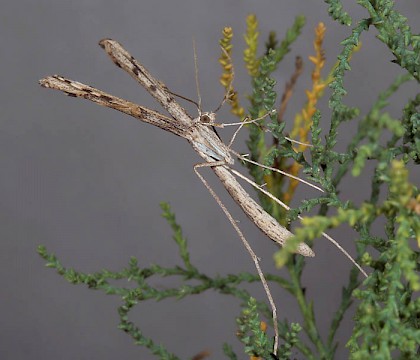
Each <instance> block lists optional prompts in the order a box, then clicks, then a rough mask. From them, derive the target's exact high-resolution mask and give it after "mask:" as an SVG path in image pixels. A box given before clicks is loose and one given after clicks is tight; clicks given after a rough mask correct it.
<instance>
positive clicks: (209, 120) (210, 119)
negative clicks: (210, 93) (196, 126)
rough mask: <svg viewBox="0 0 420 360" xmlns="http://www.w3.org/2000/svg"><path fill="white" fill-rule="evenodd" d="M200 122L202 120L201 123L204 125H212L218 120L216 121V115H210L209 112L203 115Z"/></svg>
mask: <svg viewBox="0 0 420 360" xmlns="http://www.w3.org/2000/svg"><path fill="white" fill-rule="evenodd" d="M200 120H201V122H203V123H206V124H212V123H214V121H215V120H216V119H215V114H214V113H208V112H206V113H203V114H202V115H201V118H200Z"/></svg>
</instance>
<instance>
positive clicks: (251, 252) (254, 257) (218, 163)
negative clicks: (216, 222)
mask: <svg viewBox="0 0 420 360" xmlns="http://www.w3.org/2000/svg"><path fill="white" fill-rule="evenodd" d="M223 165H225V162H224V161H215V162H212V163H201V164H196V165H195V166H194V172H195V173H196V174H197V176H198V178H199V179H200V180H201V182H202V183H203V184H204V186H205V187H206V188H207V190H208V191H209V192H210V194H211V196H213V198H214V200H216V202H217V204H218V205H219V206H220V208H221V209H222V210H223V212H224V213H225V215H226V217H227V218H228V220H229V222H230V223H231V224H232V226H233V228H234V229H235V231H236V233H237V234H238V235H239V237H240V239H241V240H242V243H243V244H244V246H245V248H246V250H247V251H248V253H249V255H250V256H251V258H252V260H253V261H254V265H255V268H256V269H257V272H258V275H259V277H260V279H261V283H262V284H263V287H264V290H265V293H266V295H267V298H268V301H269V303H270V306H271V311H272V316H273V327H274V349H273V352H274V354H276V353H277V347H278V342H279V329H278V320H277V308H276V304H275V303H274V300H273V297H272V295H271V291H270V288H269V287H268V283H267V280H266V279H265V276H264V273H263V271H262V269H261V267H260V263H259V258H258V256H257V255H256V254H255V252H254V250H252V247H251V245H250V244H249V242H248V241H247V240H246V238H245V236H244V234H243V233H242V231H241V229H240V228H239V226H238V224H237V223H236V221H235V219H234V218H233V217H232V215H231V214H230V212H229V211H228V209H226V207H225V205H224V204H223V203H222V201H221V200H220V198H219V197H218V196H217V194H216V193H215V192H214V190H213V189H212V188H211V186H210V185H209V184H208V182H207V181H206V179H204V177H203V176H202V175H201V174H200V173H199V171H198V169H199V168H202V167H213V166H223Z"/></svg>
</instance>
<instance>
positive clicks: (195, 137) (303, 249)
mask: <svg viewBox="0 0 420 360" xmlns="http://www.w3.org/2000/svg"><path fill="white" fill-rule="evenodd" d="M99 45H100V46H101V47H102V48H103V49H104V50H105V51H106V53H107V54H108V55H109V56H110V58H111V59H112V61H113V62H114V63H115V64H116V65H117V66H118V67H120V68H122V69H123V70H125V71H126V72H127V73H128V74H130V75H131V76H132V77H133V78H134V79H135V80H136V81H138V82H139V83H140V84H141V85H142V86H143V87H144V88H145V89H146V90H147V91H148V92H149V93H150V94H151V95H152V96H153V97H154V98H155V99H156V100H157V101H158V102H159V103H160V104H161V105H162V107H163V108H164V109H166V110H167V111H168V112H169V114H170V115H171V117H168V116H165V115H162V114H160V113H158V112H156V111H153V110H150V109H148V108H145V107H143V106H140V105H137V104H135V103H132V102H130V101H127V100H124V99H121V98H118V97H116V96H113V95H110V94H108V93H105V92H103V91H101V90H98V89H96V88H94V87H91V86H88V85H85V84H82V83H80V82H77V81H73V80H69V79H67V78H64V77H62V76H59V75H54V76H48V77H46V78H44V79H41V80H40V84H41V86H43V87H45V88H52V89H57V90H61V91H63V92H64V93H66V94H67V95H69V96H73V97H81V98H84V99H87V100H90V101H93V102H95V103H97V104H99V105H102V106H106V107H109V108H112V109H115V110H118V111H121V112H123V113H125V114H127V115H130V116H132V117H134V118H136V119H139V120H141V121H143V122H146V123H149V124H152V125H155V126H157V127H160V128H161V129H164V130H166V131H169V132H171V133H173V134H175V135H178V136H180V137H182V138H184V139H186V140H187V141H188V142H189V143H190V144H191V146H192V147H193V149H194V150H195V151H196V152H197V154H198V155H199V156H200V157H201V158H202V159H203V160H204V162H203V163H201V164H197V165H195V166H194V171H195V173H196V174H197V176H198V177H199V178H200V180H201V181H202V182H203V184H204V185H205V186H206V188H207V189H208V190H209V192H210V193H211V195H212V196H213V197H214V199H215V200H216V201H217V203H218V204H219V206H220V207H221V209H222V210H223V212H224V213H225V215H226V216H227V218H228V219H229V221H230V223H231V224H232V226H233V227H234V229H235V231H236V232H237V233H238V235H239V237H240V238H241V240H242V242H243V244H244V246H245V247H246V249H247V251H248V252H249V254H250V255H251V257H252V259H253V261H254V264H255V267H256V269H257V271H258V274H259V276H260V279H261V282H262V284H263V286H264V289H265V292H266V294H267V297H268V299H269V302H270V305H271V308H272V311H273V322H274V324H275V326H274V331H275V344H274V351H275V352H276V350H277V344H278V329H277V316H276V307H275V304H274V301H273V299H272V296H271V293H270V290H269V288H268V284H267V282H266V280H265V277H264V274H263V272H262V270H261V268H260V265H259V259H258V257H257V255H256V254H255V253H254V251H253V250H252V248H251V246H250V245H249V243H248V241H247V240H246V238H245V236H244V235H243V234H242V232H241V230H240V229H239V227H238V225H237V223H236V221H235V220H234V219H233V217H232V216H231V214H230V213H229V211H228V210H227V209H226V207H225V206H224V205H223V203H222V202H221V200H220V198H219V197H218V196H217V194H216V193H215V192H214V191H213V189H212V188H211V187H210V186H209V184H208V183H207V181H206V180H205V179H204V177H203V176H202V175H201V174H200V172H199V169H200V168H202V167H210V168H211V169H212V170H213V171H214V173H215V174H216V175H217V176H218V178H219V179H220V181H221V182H222V183H223V185H224V187H225V188H226V190H227V191H228V193H229V194H230V195H231V197H232V198H233V199H234V200H235V201H236V203H237V204H238V205H239V206H240V207H241V208H242V210H243V211H244V212H245V214H246V215H247V216H248V218H249V219H251V221H252V222H253V223H254V224H255V225H256V226H257V227H258V228H259V229H260V230H261V231H262V232H263V233H265V234H266V235H267V236H268V237H269V238H270V239H272V240H273V241H275V242H276V243H278V244H279V245H284V244H285V242H286V241H287V239H288V238H290V237H291V236H293V234H292V233H291V232H290V231H289V230H287V229H286V228H284V227H283V226H281V225H280V224H279V223H278V222H277V221H276V220H275V219H274V218H273V217H272V216H271V215H270V214H268V213H267V212H266V211H264V209H263V208H262V207H261V206H260V205H259V204H258V203H256V202H255V201H254V200H253V199H252V198H251V197H250V195H249V194H248V193H247V192H246V191H245V190H244V188H243V187H242V186H241V185H240V184H239V182H238V181H237V180H236V178H235V176H234V175H236V176H238V177H240V178H243V179H245V181H247V182H249V183H250V184H251V185H253V186H255V187H256V188H258V189H259V190H260V191H262V192H264V193H265V194H267V195H268V196H270V197H271V198H272V199H273V200H275V201H279V200H277V199H276V198H275V197H274V196H273V195H271V194H270V193H268V192H267V191H266V190H264V189H263V188H262V187H261V186H260V185H258V184H256V183H254V182H252V181H251V180H249V179H247V178H246V177H244V176H243V175H242V174H240V173H239V172H237V171H236V170H234V169H232V168H231V165H232V164H233V163H234V159H233V156H232V154H233V155H235V156H238V157H240V158H241V159H242V160H244V161H250V162H252V161H251V160H248V159H246V158H245V157H243V156H241V155H240V154H237V153H236V152H234V151H233V150H232V149H231V148H230V145H231V143H232V141H233V139H234V137H235V135H236V133H235V135H234V136H233V138H232V140H231V142H230V143H229V145H226V144H225V143H223V142H222V140H221V139H220V138H219V136H218V135H217V133H216V132H215V131H214V129H213V125H215V122H214V113H201V110H200V111H199V116H198V117H196V118H193V117H191V116H190V115H189V114H188V113H187V112H186V110H185V109H184V108H183V107H182V106H180V105H179V104H178V103H177V101H176V100H175V98H174V96H173V95H174V94H173V93H172V92H170V91H169V90H168V88H167V87H166V86H165V85H164V84H163V83H162V82H161V81H159V80H157V79H156V78H154V77H153V76H152V75H151V74H150V73H149V71H148V70H147V69H146V68H145V67H144V66H143V65H142V64H140V63H139V62H138V61H137V60H136V59H135V58H134V57H133V56H131V55H130V53H129V52H128V51H127V50H125V49H124V48H123V47H122V46H121V44H119V43H118V42H116V41H114V40H111V39H103V40H101V41H100V42H99ZM200 102H201V101H200ZM257 120H258V119H257ZM254 121H256V120H250V121H249V122H254ZM242 125H243V124H241V126H242ZM237 131H239V128H238V130H237ZM269 169H272V168H269ZM272 170H273V171H279V170H277V169H272ZM279 172H281V171H279ZM282 173H283V172H282ZM282 206H285V205H284V204H282ZM324 235H325V236H327V237H328V235H326V234H324ZM329 239H330V240H331V241H333V242H335V241H334V240H333V239H331V238H329ZM335 244H336V246H338V247H339V248H340V249H341V250H342V251H343V252H344V253H345V254H346V256H348V257H349V258H350V259H351V260H352V262H353V263H355V261H354V260H353V259H352V258H351V256H350V255H348V254H347V252H345V250H344V249H342V248H341V246H340V245H338V244H337V243H336V242H335ZM296 253H298V254H301V255H303V256H308V257H313V256H315V253H314V252H313V250H312V249H311V248H310V247H309V246H308V245H307V244H305V243H300V244H299V246H298V248H297V249H296ZM355 265H356V266H357V267H358V268H359V270H361V271H362V272H363V273H364V274H366V273H365V272H364V271H363V269H361V268H360V266H359V265H358V264H357V263H355Z"/></svg>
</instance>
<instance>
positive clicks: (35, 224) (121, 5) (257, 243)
mask: <svg viewBox="0 0 420 360" xmlns="http://www.w3.org/2000/svg"><path fill="white" fill-rule="evenodd" d="M345 3H346V5H347V6H348V11H350V13H351V14H352V15H354V16H356V18H357V19H360V18H361V17H367V16H368V15H367V13H366V12H365V11H364V10H363V9H362V8H361V7H358V6H357V5H355V4H354V2H353V1H345ZM399 3H400V4H399V6H398V8H399V9H400V10H402V11H403V14H405V15H406V16H408V18H409V19H410V23H411V25H412V26H413V27H414V28H413V30H414V32H416V31H418V22H417V24H416V19H417V20H418V19H419V18H420V9H419V6H418V1H404V2H399ZM250 12H255V13H256V14H257V15H258V18H259V20H260V24H261V27H260V30H261V34H262V38H261V39H262V41H264V40H265V39H266V36H267V34H268V31H270V30H276V31H277V32H278V34H279V37H280V38H281V37H282V35H283V34H284V33H285V31H286V29H287V28H288V27H290V26H291V24H292V22H293V18H294V17H295V16H296V15H298V14H303V15H306V16H308V17H309V18H308V22H307V26H306V27H305V28H304V32H303V35H302V36H301V38H300V39H299V40H298V41H297V43H296V44H295V45H294V46H293V51H292V53H291V54H289V55H288V56H287V58H286V59H285V61H284V62H283V63H282V65H281V67H280V68H279V71H278V72H277V74H276V76H277V80H278V86H279V89H282V88H283V86H284V81H285V79H287V78H288V77H289V75H290V73H291V71H292V69H293V63H294V57H295V56H296V55H302V56H303V57H304V60H305V64H306V68H305V70H306V72H305V75H304V76H303V77H302V78H301V79H300V81H299V83H298V86H297V90H296V93H295V96H294V98H293V99H292V101H291V103H290V106H289V111H288V113H287V120H288V121H290V120H291V119H292V118H293V114H294V113H295V112H296V111H297V110H298V109H299V108H300V106H301V105H302V104H303V103H304V101H305V96H304V89H305V88H306V87H307V86H308V85H309V84H310V66H309V62H308V61H307V56H308V55H311V54H312V52H313V47H312V40H313V30H312V29H313V28H314V26H315V25H316V24H317V23H318V22H319V21H324V22H325V23H326V25H327V34H326V39H325V44H326V48H327V68H328V67H330V66H331V65H332V64H333V63H334V61H335V58H336V56H337V54H338V52H339V51H340V49H341V47H340V46H337V44H338V42H339V41H340V40H342V39H343V38H344V37H345V36H347V35H348V34H349V29H347V28H344V27H341V26H339V25H337V24H336V23H334V22H332V21H331V20H330V19H329V17H328V16H327V14H326V5H325V4H324V3H323V1H310V2H309V1H293V2H292V1H280V0H276V1H275V0H272V1H268V0H264V1H239V0H235V1H220V0H213V1H203V0H178V1H162V0H154V1H133V0H130V1H120V2H116V1H115V2H111V1H99V0H92V1H57V0H44V1H28V0H26V1H13V2H12V1H10V2H6V1H2V11H1V21H0V41H1V43H0V45H1V47H0V48H1V58H0V61H1V67H0V71H1V76H0V79H1V82H0V90H1V111H2V116H1V127H0V147H1V149H0V167H1V169H2V176H1V177H0V190H1V202H0V204H1V207H2V209H1V218H0V219H1V224H0V229H1V237H0V238H1V249H0V263H1V266H2V269H1V310H0V311H1V322H2V326H1V330H0V358H1V359H102V360H105V359H116V358H119V359H122V358H124V359H139V358H141V359H144V358H152V356H151V355H150V354H149V352H148V351H147V350H144V349H142V348H138V347H136V346H134V345H133V343H132V340H131V339H130V338H129V337H128V336H127V335H125V334H124V333H122V332H121V331H120V330H118V329H117V321H118V317H117V314H116V307H117V306H118V305H119V304H120V302H119V300H118V298H116V297H111V296H105V295H104V294H103V293H100V292H94V291H90V290H88V289H86V287H83V286H77V287H74V286H71V285H69V284H68V283H67V282H66V281H64V280H63V279H62V278H61V277H59V276H57V274H56V273H55V272H54V271H51V270H49V269H47V268H45V267H44V264H43V261H42V260H41V259H40V258H39V256H38V255H37V254H36V246H37V245H39V244H44V245H46V246H47V247H48V249H49V250H50V251H52V252H54V253H56V254H57V255H58V256H59V258H60V259H61V260H62V262H63V264H64V265H65V266H72V267H75V268H77V269H79V270H82V271H86V272H88V271H98V270H100V269H102V268H108V269H111V270H118V269H121V268H122V267H124V266H125V265H126V264H127V262H128V259H129V258H130V257H131V256H135V257H137V258H138V259H139V263H140V264H144V265H145V266H148V265H149V264H151V263H159V264H162V265H166V266H171V265H175V264H179V263H180V260H179V258H178V256H177V251H176V247H175V245H174V243H173V242H172V240H171V231H170V229H169V226H168V225H167V224H166V222H165V221H164V220H163V219H162V218H161V217H160V212H161V211H160V208H159V202H160V201H169V202H170V203H171V204H172V207H173V209H174V211H175V212H176V215H177V220H178V221H179V223H180V224H181V225H182V226H183V229H184V233H185V235H186V236H187V237H188V239H189V248H190V251H191V257H192V261H193V262H194V264H197V265H199V267H200V269H201V270H202V271H204V272H207V273H209V274H211V275H216V274H228V273H237V272H240V271H250V272H254V271H255V270H254V268H253V264H252V262H251V260H250V259H249V257H248V255H247V253H246V252H245V250H244V249H243V247H242V245H241V243H240V241H239V239H238V238H237V236H236V234H235V233H234V231H233V230H232V229H231V227H230V226H229V224H228V222H227V220H226V219H225V218H224V216H223V214H222V212H221V211H220V209H219V208H218V207H217V205H216V203H215V202H214V200H213V199H212V198H211V197H210V195H209V194H208V193H207V191H206V190H205V188H204V187H203V185H202V184H201V183H200V181H199V180H198V179H197V178H196V176H195V174H194V173H193V171H192V165H193V164H194V163H197V162H198V161H199V159H198V157H197V156H196V155H195V154H194V153H193V151H192V150H191V148H190V147H189V145H188V144H187V143H186V142H185V141H183V140H182V139H181V138H178V137H175V136H173V135H172V134H169V133H165V132H164V131H162V130H160V129H157V128H153V127H152V126H149V125H145V124H141V123H139V122H138V121H135V120H133V119H131V118H129V117H127V116H124V115H122V114H120V113H117V112H115V111H111V110H109V109H105V108H101V107H99V106H96V105H94V104H91V103H89V102H87V101H82V100H79V99H72V98H68V97H65V96H63V95H62V94H60V93H58V92H53V91H48V90H44V89H42V88H40V87H39V86H38V84H37V81H38V79H40V78H41V77H43V76H46V75H49V74H54V73H59V74H62V75H66V76H68V77H70V78H72V79H75V80H79V81H82V82H85V83H87V84H91V85H93V86H97V87H98V88H101V89H103V90H105V91H108V92H110V93H112V94H115V95H117V96H120V97H123V98H127V99H130V100H133V101H135V102H138V103H140V104H144V105H146V106H149V107H152V108H154V109H157V110H159V111H160V110H161V109H159V107H158V105H156V103H155V102H154V101H153V99H151V97H150V96H149V94H147V93H146V91H144V90H143V89H141V88H140V87H139V86H138V85H137V84H136V83H135V82H134V81H133V80H132V79H131V78H130V77H129V76H128V75H126V74H125V73H123V72H122V71H120V70H118V69H117V68H116V67H115V66H114V65H113V64H112V63H111V61H110V60H109V59H108V57H107V56H106V55H105V54H104V52H103V51H102V49H100V48H99V46H97V42H98V40H100V39H101V38H104V37H111V38H114V39H116V40H119V41H120V42H121V43H123V44H124V45H125V46H126V48H127V49H128V50H129V51H130V52H131V53H132V54H133V55H134V56H135V57H137V58H138V59H139V60H140V61H141V62H143V63H144V64H145V65H146V67H148V68H149V70H150V71H151V72H152V73H153V74H155V75H156V76H157V77H158V78H160V79H162V81H164V82H165V83H166V84H167V85H168V86H169V87H170V88H171V89H172V90H173V91H175V92H178V93H180V94H183V95H185V96H188V97H191V98H194V99H195V98H196V91H195V85H194V84H195V83H194V64H193V55H192V54H193V50H192V38H195V41H196V43H197V52H198V62H199V69H200V81H201V90H202V96H203V98H204V108H205V109H212V108H214V107H215V106H216V104H217V103H218V102H219V100H220V99H221V97H222V96H223V90H222V88H221V87H220V85H219V83H218V77H219V74H220V66H219V65H218V63H217V60H216V58H217V56H218V55H217V54H218V53H219V47H218V39H219V38H220V34H221V30H222V28H223V27H224V26H232V27H233V28H234V32H235V34H236V36H235V38H234V45H235V48H234V54H233V59H234V61H235V63H236V64H237V68H236V69H237V78H236V83H235V86H236V87H237V89H238V90H240V91H241V92H242V93H244V92H245V93H246V92H247V91H249V83H248V79H247V77H246V76H245V72H244V70H243V67H242V63H241V58H242V49H243V47H244V43H243V39H242V34H243V32H244V30H245V17H246V15H247V14H248V13H250ZM416 26H417V28H416ZM374 34H375V31H372V32H369V34H368V35H366V34H365V35H363V41H364V43H365V45H366V46H365V47H364V48H363V51H362V52H361V53H358V54H357V55H355V56H354V59H353V61H352V67H353V70H354V71H353V72H352V76H351V78H346V86H347V89H349V94H348V96H347V98H346V102H347V104H350V105H356V106H359V107H361V109H362V113H363V111H366V110H367V109H368V106H369V104H371V102H372V101H373V99H375V98H376V94H377V93H378V91H379V90H380V89H382V88H383V87H384V86H387V85H388V84H389V83H390V82H391V81H392V79H393V78H394V77H395V76H396V75H397V74H399V73H401V70H400V68H399V67H398V66H396V65H394V64H392V63H391V62H390V60H391V56H390V54H389V53H388V51H387V49H386V48H385V45H383V44H382V43H380V42H379V41H376V40H375V39H374ZM415 90H416V86H415V85H414V84H411V85H408V86H405V87H404V92H403V93H402V94H405V95H411V96H412V95H414V94H415ZM417 90H418V88H417ZM405 95H404V96H401V98H398V97H394V98H393V99H392V104H391V106H390V108H389V111H390V113H391V114H392V115H395V116H398V115H399V114H400V109H401V106H402V105H403V104H404V99H405ZM244 104H246V102H245V100H244ZM326 104H327V99H326V98H325V99H324V100H323V101H322V104H321V110H324V120H325V121H328V111H327V107H326ZM193 111H195V110H194V109H191V112H193ZM219 119H223V121H225V122H229V121H233V120H232V119H233V117H232V116H231V115H229V113H228V111H226V109H224V110H222V111H221V112H220V114H219ZM289 128H290V127H289ZM341 130H342V131H341V134H342V135H341V136H342V137H341V138H340V144H339V146H338V147H339V148H340V149H344V146H345V141H346V134H349V133H354V131H355V130H354V124H345V125H344V126H343V128H342V129H341ZM229 133H231V132H230V131H224V132H223V136H224V137H225V139H227V138H229ZM243 135H244V134H243ZM242 139H243V137H242ZM236 149H238V150H240V151H245V146H244V144H243V140H242V141H241V139H239V140H238V141H237V143H236ZM207 174H208V177H209V179H210V181H211V183H212V184H214V186H215V188H216V190H217V191H218V192H219V194H221V196H222V198H223V199H224V200H225V201H226V204H227V206H228V207H229V208H230V209H232V212H233V214H234V216H235V218H237V219H239V220H240V221H241V227H242V229H243V231H244V232H245V233H246V234H247V236H248V239H249V240H250V241H251V242H252V244H253V245H254V247H255V249H256V251H257V253H258V254H259V255H260V256H261V258H262V263H263V267H264V269H266V270H269V271H278V270H275V269H274V268H273V266H272V253H273V252H274V251H275V249H276V248H275V246H274V245H273V244H272V243H271V242H270V241H269V240H268V239H267V238H266V237H264V236H263V235H262V234H261V233H260V232H259V231H258V230H257V229H255V228H254V226H253V225H252V224H251V223H250V222H249V221H248V220H247V219H246V218H245V217H244V216H243V215H242V214H241V212H240V210H238V208H237V207H236V205H235V204H234V203H233V202H232V201H230V200H229V198H228V196H227V195H226V193H225V192H224V190H223V189H222V188H221V186H220V185H218V183H217V181H215V179H214V177H213V176H212V174H211V173H210V172H209V171H207ZM367 175H370V173H369V168H368V169H367ZM413 178H414V177H413ZM364 185H368V182H367V179H366V178H363V177H360V178H356V179H354V178H348V179H347V180H346V181H345V182H344V183H343V187H342V191H343V192H342V198H343V199H347V198H350V199H352V200H353V201H355V202H356V203H359V202H360V201H362V200H363V199H364V198H365V197H366V196H367V195H368V193H369V186H364ZM355 189H357V191H354V190H355ZM308 191H310V190H307V189H305V188H304V187H300V188H299V197H300V198H304V197H305V196H306V195H307V194H308ZM312 194H313V193H312ZM333 234H335V235H336V237H337V238H338V239H339V241H340V242H342V244H343V246H344V247H346V248H347V249H349V251H351V252H353V251H354V246H353V240H354V238H353V236H354V233H352V232H351V231H350V230H349V229H346V228H344V227H343V228H342V229H340V231H339V232H335V233H334V232H333ZM315 251H316V253H317V257H316V258H314V259H311V260H310V261H308V266H307V270H306V271H305V274H304V276H303V282H304V284H305V285H306V286H307V295H308V297H309V298H310V299H313V301H314V304H315V312H316V314H317V320H318V322H319V324H320V325H319V326H320V329H321V331H322V334H323V336H324V337H325V336H326V332H327V329H328V328H329V322H330V320H331V316H332V312H331V311H332V310H331V309H333V308H334V307H335V306H336V305H337V303H338V301H339V298H340V292H341V287H342V285H343V284H344V282H345V279H346V274H347V270H348V269H349V268H350V264H349V262H348V261H347V260H346V259H345V258H344V257H343V255H341V254H340V253H338V251H337V250H336V249H335V248H333V247H332V246H331V245H330V244H328V243H327V242H326V241H325V240H323V239H319V240H318V241H317V242H316V244H315ZM279 272H280V273H283V271H279ZM155 284H156V286H160V287H162V288H163V287H168V286H174V283H171V282H170V281H167V280H165V281H164V280H159V281H156V282H155ZM249 289H250V290H251V291H252V293H253V294H254V296H256V297H258V298H259V299H264V294H263V292H262V290H261V286H260V285H259V284H258V285H255V286H252V287H250V288H249ZM273 292H274V296H275V299H276V302H277V305H278V311H279V316H280V317H281V318H283V317H287V318H288V319H289V320H292V321H300V320H301V319H300V316H299V315H298V311H297V306H296V303H295V301H294V300H293V299H292V298H290V296H289V295H288V294H286V293H285V291H283V290H281V289H273ZM238 313H239V309H238V301H236V300H234V299H231V298H229V297H223V296H220V295H218V294H216V293H212V292H208V293H206V294H203V295H200V296H195V297H190V298H187V299H184V300H182V301H178V302H177V301H162V302H160V303H157V304H156V303H144V304H141V306H139V307H138V308H137V309H136V311H135V312H134V313H133V319H134V320H135V321H137V322H138V323H139V324H140V326H141V328H142V329H143V330H144V333H145V334H146V335H147V336H150V337H151V338H153V339H155V340H156V341H158V342H161V343H164V344H166V345H167V348H168V349H169V350H170V351H174V352H175V353H177V354H178V355H179V356H181V357H183V358H186V357H190V356H192V355H194V354H196V353H197V352H199V351H201V350H203V349H208V350H210V351H211V352H212V358H213V359H215V358H221V344H222V342H223V341H228V342H230V343H234V344H235V346H236V349H239V348H240V347H238V343H237V341H236V340H235V330H236V327H235V322H234V317H235V316H237V315H238ZM350 320H351V314H349V315H348V316H347V317H346V321H345V323H344V324H343V327H342V328H341V329H340V331H339V338H341V339H346V338H348V336H349V334H350V332H351V321H350ZM343 341H345V340H343ZM343 341H342V342H341V343H340V348H339V350H338V356H337V358H346V357H347V356H346V355H345V354H346V350H345V349H343V345H344V343H343ZM239 354H240V355H241V357H242V358H246V357H245V356H244V355H242V353H239Z"/></svg>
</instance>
